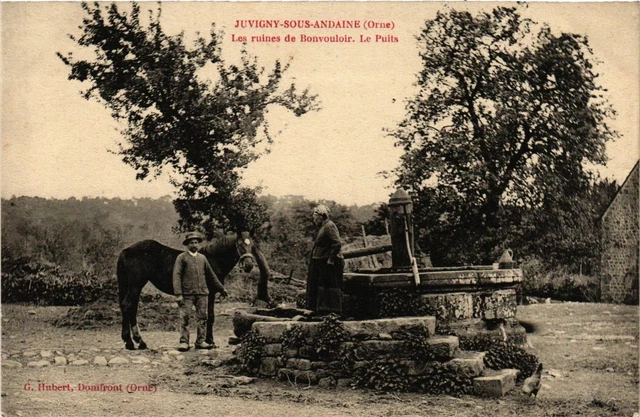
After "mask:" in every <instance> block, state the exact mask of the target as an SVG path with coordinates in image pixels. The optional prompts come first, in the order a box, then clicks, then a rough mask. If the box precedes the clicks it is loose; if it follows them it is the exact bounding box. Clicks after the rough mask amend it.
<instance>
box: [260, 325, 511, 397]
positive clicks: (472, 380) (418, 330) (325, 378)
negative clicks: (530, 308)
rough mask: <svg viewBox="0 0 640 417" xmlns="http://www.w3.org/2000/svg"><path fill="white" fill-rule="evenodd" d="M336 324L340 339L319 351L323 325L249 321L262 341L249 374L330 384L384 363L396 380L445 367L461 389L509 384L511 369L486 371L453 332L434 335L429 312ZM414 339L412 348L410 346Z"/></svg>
mask: <svg viewBox="0 0 640 417" xmlns="http://www.w3.org/2000/svg"><path fill="white" fill-rule="evenodd" d="M338 323H340V325H339V326H340V327H341V329H342V331H345V336H346V337H345V338H344V340H342V341H340V342H339V343H338V344H337V345H336V346H334V347H333V350H332V351H331V352H327V351H324V352H323V351H322V349H320V347H321V345H322V341H323V340H326V338H328V337H332V336H328V335H327V334H324V333H323V332H326V331H327V330H326V323H323V322H304V321H281V322H277V321H273V322H255V323H253V325H252V330H253V332H254V334H255V335H256V336H257V337H256V339H259V340H260V341H261V343H262V345H261V346H260V358H259V363H257V364H255V368H254V369H253V372H254V373H257V374H258V375H260V376H262V377H267V378H278V379H280V380H284V381H289V382H291V383H295V384H303V385H306V384H318V385H320V386H321V387H324V388H332V387H346V386H350V385H353V384H354V378H356V377H357V375H358V373H359V372H360V374H361V373H362V371H366V370H367V369H368V368H371V367H373V366H379V365H384V364H386V363H388V364H390V366H392V368H393V372H396V373H397V375H398V376H399V379H401V380H406V381H416V380H417V379H419V378H420V377H424V376H427V377H428V378H432V376H433V373H434V368H438V369H440V371H441V370H442V369H446V372H449V373H453V374H455V375H457V376H456V378H454V379H455V380H456V381H466V389H467V391H465V392H471V391H473V392H475V393H476V394H480V395H492V396H501V395H503V394H504V393H505V392H506V391H508V390H509V389H511V388H512V387H513V384H515V375H516V373H514V372H515V371H514V370H505V371H504V372H502V371H500V372H492V373H490V375H487V374H486V373H485V372H484V371H485V365H484V355H485V353H484V352H465V351H462V350H460V348H459V339H458V337H457V336H443V335H437V334H435V327H436V318H435V317H433V316H428V317H404V318H394V319H377V320H366V321H345V322H338ZM323 325H324V326H325V327H322V326H323ZM293 334H295V335H296V336H295V339H296V340H295V341H293V340H292V335H293ZM408 334H410V335H424V337H425V338H423V339H420V338H418V339H416V338H413V339H412V340H413V345H410V344H408V342H407V340H408V339H407V335H408ZM416 340H418V344H417V346H418V347H417V349H418V350H415V348H416ZM293 342H295V343H293ZM421 342H424V343H421ZM433 378H436V379H437V378H438V377H433ZM496 387H497V388H496Z"/></svg>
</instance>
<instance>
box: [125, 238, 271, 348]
mask: <svg viewBox="0 0 640 417" xmlns="http://www.w3.org/2000/svg"><path fill="white" fill-rule="evenodd" d="M182 252H183V251H181V250H178V249H173V248H170V247H168V246H165V245H163V244H161V243H159V242H156V241H155V240H143V241H141V242H138V243H136V244H134V245H131V246H129V247H128V248H126V249H124V250H123V251H122V252H121V253H120V257H119V258H118V270H117V273H118V301H119V303H120V311H121V312H122V340H123V341H124V343H125V347H126V348H127V349H135V347H134V344H133V340H135V341H136V343H138V349H146V348H147V344H146V343H145V342H144V340H142V336H140V330H139V329H138V323H137V319H136V315H137V313H138V302H139V301H140V293H141V292H142V287H144V286H145V284H146V283H147V282H149V281H151V283H152V284H153V285H155V287H156V288H158V289H159V290H160V291H162V292H164V293H167V294H173V279H172V275H173V264H174V263H175V260H176V258H177V257H178V255H179V254H180V253H182ZM200 252H201V253H202V254H203V255H205V256H206V257H207V259H208V260H209V263H210V264H211V267H212V268H213V271H214V272H215V273H216V275H217V276H218V279H219V280H220V282H221V283H222V284H224V279H225V277H226V276H227V274H229V272H231V270H232V269H233V267H234V266H235V265H236V264H237V263H238V262H240V265H241V266H242V268H243V269H244V271H245V272H250V271H251V270H252V269H253V266H254V262H255V263H257V264H258V268H259V269H260V279H259V280H258V295H257V297H256V299H258V300H263V301H265V302H267V303H268V302H270V300H269V294H268V291H267V283H268V280H269V276H270V271H269V266H268V265H267V261H266V260H265V258H264V256H263V255H262V253H261V252H260V251H259V250H258V248H257V247H256V246H255V245H254V243H253V241H252V240H251V238H250V237H249V233H247V232H242V233H240V234H238V235H228V236H224V237H222V238H218V239H213V240H212V241H210V242H208V243H205V244H203V246H202V248H201V249H200ZM214 297H215V293H213V292H212V293H210V294H209V306H208V311H207V335H206V342H207V343H213V322H214V320H215V315H214V309H213V307H214ZM131 333H133V340H131Z"/></svg>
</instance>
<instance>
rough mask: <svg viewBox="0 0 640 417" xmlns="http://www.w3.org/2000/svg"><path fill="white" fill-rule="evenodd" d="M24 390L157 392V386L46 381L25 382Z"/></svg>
mask: <svg viewBox="0 0 640 417" xmlns="http://www.w3.org/2000/svg"><path fill="white" fill-rule="evenodd" d="M22 388H23V389H24V390H25V391H49V392H127V393H133V392H157V391H158V387H157V386H155V385H148V384H135V383H129V384H104V383H99V384H90V383H81V382H78V383H76V384H71V383H66V384H53V383H46V382H33V383H31V382H27V383H25V384H24V385H23V387H22Z"/></svg>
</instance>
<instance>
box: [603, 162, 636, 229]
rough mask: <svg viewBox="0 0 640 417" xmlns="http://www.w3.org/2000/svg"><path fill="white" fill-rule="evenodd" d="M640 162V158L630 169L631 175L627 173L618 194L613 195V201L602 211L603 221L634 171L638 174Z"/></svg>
mask: <svg viewBox="0 0 640 417" xmlns="http://www.w3.org/2000/svg"><path fill="white" fill-rule="evenodd" d="M638 163H640V160H638V161H636V164H635V165H634V166H633V168H632V169H631V171H629V175H627V178H625V180H624V182H623V183H622V185H621V186H620V187H619V188H618V191H616V195H614V196H613V198H612V199H611V201H610V202H609V204H608V205H607V208H606V209H605V210H604V212H603V213H602V216H600V220H601V221H602V220H604V218H605V217H606V216H607V213H609V208H610V207H611V205H612V204H613V202H614V201H616V198H618V194H620V191H621V190H622V189H623V188H624V186H625V185H626V184H627V182H629V179H630V178H631V176H632V175H633V174H634V172H635V173H636V175H638Z"/></svg>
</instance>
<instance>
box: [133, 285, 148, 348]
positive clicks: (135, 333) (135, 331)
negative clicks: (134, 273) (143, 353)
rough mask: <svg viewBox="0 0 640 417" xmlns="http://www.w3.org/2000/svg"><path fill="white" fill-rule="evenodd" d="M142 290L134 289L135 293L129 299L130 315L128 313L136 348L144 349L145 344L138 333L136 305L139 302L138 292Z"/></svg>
mask: <svg viewBox="0 0 640 417" xmlns="http://www.w3.org/2000/svg"><path fill="white" fill-rule="evenodd" d="M141 292H142V291H141V290H140V291H136V293H135V295H134V296H133V297H132V300H131V315H130V324H131V332H132V333H133V340H134V341H135V342H136V343H137V344H138V349H146V348H147V344H146V343H145V342H144V340H142V335H141V334H140V329H139V328H138V305H139V302H140V293H141Z"/></svg>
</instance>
